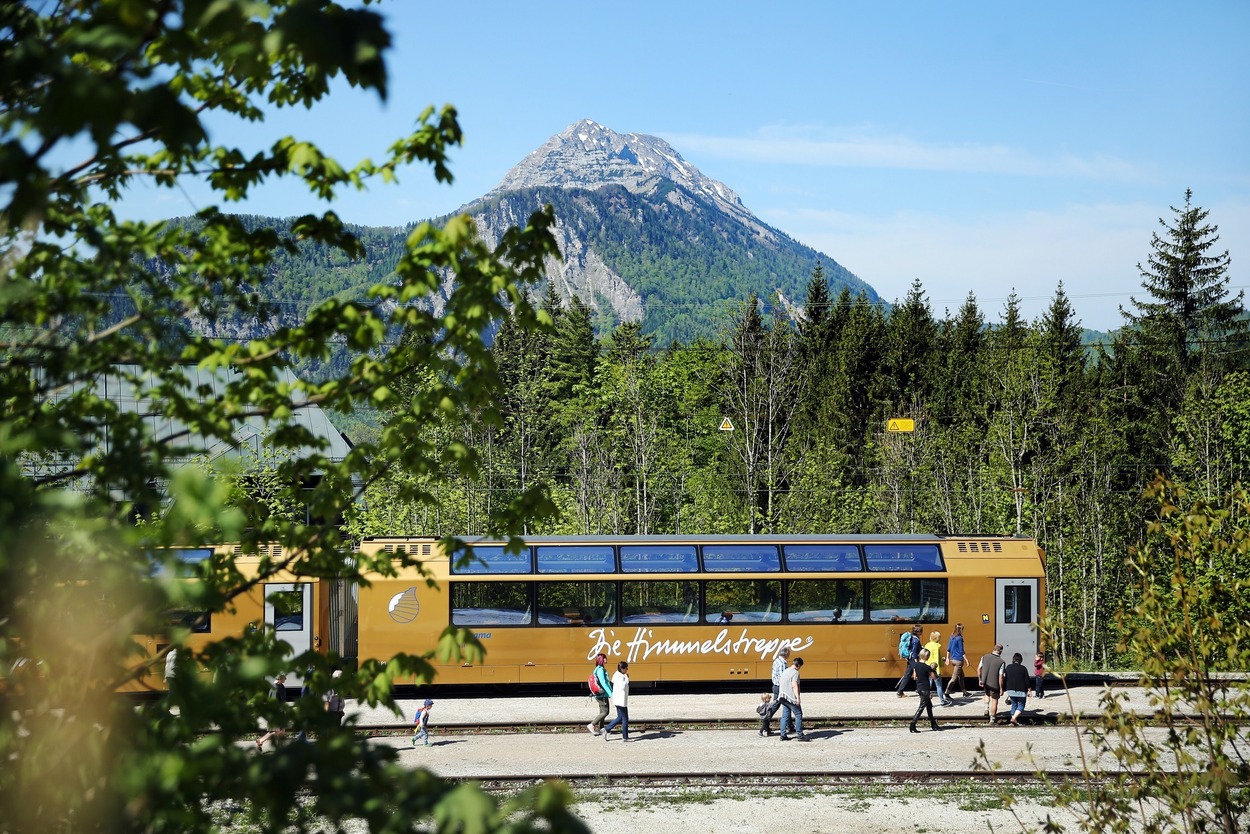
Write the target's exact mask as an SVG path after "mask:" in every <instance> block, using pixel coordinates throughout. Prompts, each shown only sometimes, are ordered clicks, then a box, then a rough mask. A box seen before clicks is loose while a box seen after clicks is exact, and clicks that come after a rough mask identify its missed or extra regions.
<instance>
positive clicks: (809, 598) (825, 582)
mask: <svg viewBox="0 0 1250 834" xmlns="http://www.w3.org/2000/svg"><path fill="white" fill-rule="evenodd" d="M786 589H787V590H786V605H787V606H788V607H787V610H788V611H789V616H788V617H787V619H788V620H789V621H790V622H792V623H862V622H863V621H864V581H863V580H862V579H794V580H791V581H789V582H787V583H786Z"/></svg>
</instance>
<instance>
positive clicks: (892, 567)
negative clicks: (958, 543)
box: [864, 543, 946, 572]
mask: <svg viewBox="0 0 1250 834" xmlns="http://www.w3.org/2000/svg"><path fill="white" fill-rule="evenodd" d="M864 558H865V559H867V561H868V570H888V571H913V572H914V571H941V570H946V567H945V565H943V564H942V552H941V551H940V550H939V549H938V546H937V545H936V544H907V543H900V544H866V545H864Z"/></svg>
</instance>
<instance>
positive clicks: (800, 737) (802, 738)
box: [795, 736, 811, 741]
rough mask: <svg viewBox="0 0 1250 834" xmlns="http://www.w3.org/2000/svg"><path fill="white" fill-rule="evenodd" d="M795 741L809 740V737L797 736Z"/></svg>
mask: <svg viewBox="0 0 1250 834" xmlns="http://www.w3.org/2000/svg"><path fill="white" fill-rule="evenodd" d="M795 741H811V739H810V738H808V737H807V736H797V737H796V738H795Z"/></svg>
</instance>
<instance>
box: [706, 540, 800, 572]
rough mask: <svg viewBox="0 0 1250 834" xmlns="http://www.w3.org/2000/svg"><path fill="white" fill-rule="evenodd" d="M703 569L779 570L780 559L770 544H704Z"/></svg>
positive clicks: (775, 549) (774, 546) (775, 547)
mask: <svg viewBox="0 0 1250 834" xmlns="http://www.w3.org/2000/svg"><path fill="white" fill-rule="evenodd" d="M703 569H704V570H706V571H723V570H742V571H759V572H763V571H779V570H781V559H780V557H778V555H777V546H776V545H772V544H705V545H703Z"/></svg>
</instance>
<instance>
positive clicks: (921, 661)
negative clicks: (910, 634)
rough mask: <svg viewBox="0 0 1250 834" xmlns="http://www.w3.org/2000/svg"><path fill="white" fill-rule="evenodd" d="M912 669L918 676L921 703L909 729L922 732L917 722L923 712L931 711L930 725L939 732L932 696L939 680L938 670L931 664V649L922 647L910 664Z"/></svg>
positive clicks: (918, 693) (917, 685)
mask: <svg viewBox="0 0 1250 834" xmlns="http://www.w3.org/2000/svg"><path fill="white" fill-rule="evenodd" d="M908 665H909V666H911V671H912V672H913V673H914V674H915V676H916V694H917V695H919V696H920V703H919V704H918V705H917V706H916V714H915V715H913V716H912V717H911V725H910V726H909V727H908V729H909V730H910V731H911V732H913V733H918V732H920V731H919V730H917V729H916V722H917V721H919V720H920V715H921V713H923V712H926V711H927V712H928V713H929V727H930V728H931V729H932V730H933V731H934V732H937V730H938V725H937V720H936V719H935V718H934V717H933V699H932V698H931V697H930V692H931V691H932V689H931V687H932V685H933V684H934V683H935V682H936V681H937V679H938V678H937V672H936V671H934V669H933V667H932V666H930V665H929V650H928V649H921V650H920V656H919V657H917V658H916V659H915V660H913V661H911V662H910V663H909V664H908Z"/></svg>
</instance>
